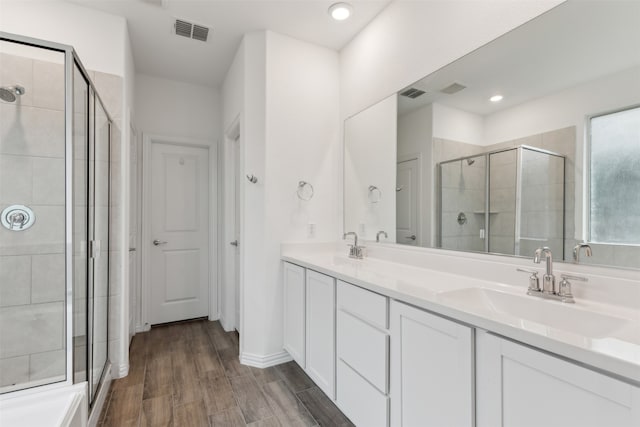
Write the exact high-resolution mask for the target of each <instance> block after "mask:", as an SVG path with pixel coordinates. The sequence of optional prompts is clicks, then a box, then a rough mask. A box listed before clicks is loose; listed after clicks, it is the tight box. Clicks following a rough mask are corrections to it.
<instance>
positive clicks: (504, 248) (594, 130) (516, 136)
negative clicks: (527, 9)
mask: <svg viewBox="0 0 640 427" xmlns="http://www.w3.org/2000/svg"><path fill="white" fill-rule="evenodd" d="M638 22H640V2H632V1H589V2H580V1H569V2H565V3H563V4H561V5H559V6H557V7H556V8H554V9H552V10H551V11H549V12H547V13H545V14H544V15H542V16H540V17H538V18H536V19H534V20H532V21H530V22H528V23H527V24H525V25H523V26H521V27H519V28H517V29H515V30H513V31H511V32H510V33H508V34H506V35H504V36H502V37H500V38H498V39H496V40H494V41H493V42H491V43H489V44H487V45H485V46H483V47H482V48H480V49H478V50H476V51H474V52H472V53H470V54H468V55H466V56H464V57H462V58H461V59H459V60H457V61H455V62H453V63H451V64H449V65H448V66H446V67H444V68H442V69H440V70H438V71H436V72H434V73H433V74H430V75H428V76H427V77H425V78H423V79H421V80H419V81H417V82H415V83H414V84H412V85H411V86H409V87H407V88H404V89H402V90H400V91H399V92H398V94H396V95H393V96H391V97H389V98H387V99H384V100H382V101H380V102H379V103H377V104H375V105H373V106H371V107H370V108H368V109H366V110H365V111H362V112H361V113H358V114H356V115H355V116H353V117H350V118H349V119H347V120H346V122H345V174H344V177H345V183H344V189H345V190H344V191H345V193H344V197H345V216H344V228H345V231H356V232H358V234H359V235H360V236H361V237H364V238H365V239H367V240H373V239H375V238H376V234H377V233H378V232H379V231H385V232H386V234H387V236H388V237H387V238H386V239H382V241H386V242H389V243H398V244H403V245H415V246H423V247H434V248H442V249H449V250H458V251H469V252H486V253H496V254H502V255H514V256H525V257H530V256H532V255H533V252H534V250H535V249H536V248H538V247H541V246H548V247H550V248H551V249H552V251H553V254H554V257H555V258H556V259H564V260H565V261H567V262H580V263H589V264H599V265H609V266H618V267H627V268H640V25H638ZM583 242H587V243H588V244H589V245H590V246H591V248H592V253H593V254H592V256H591V257H587V256H586V253H585V251H582V252H578V254H577V255H578V256H577V258H578V259H577V260H576V259H575V258H576V257H574V249H575V248H576V246H577V245H579V244H581V243H583Z"/></svg>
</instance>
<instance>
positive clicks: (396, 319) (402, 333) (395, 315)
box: [390, 300, 500, 427]
mask: <svg viewBox="0 0 640 427" xmlns="http://www.w3.org/2000/svg"><path fill="white" fill-rule="evenodd" d="M390 323H391V397H392V399H391V425H392V426H394V427H401V426H404V427H415V426H447V427H455V426H464V427H471V426H473V425H474V415H473V412H474V400H473V397H474V396H473V390H474V373H473V364H474V354H473V330H472V328H470V327H467V326H464V325H461V324H459V323H456V322H453V321H451V320H448V319H445V318H443V317H439V316H436V315H433V314H431V313H429V312H426V311H424V310H420V309H417V308H415V307H412V306H409V305H407V304H403V303H400V302H397V301H395V300H393V301H391V318H390ZM494 425H500V424H494Z"/></svg>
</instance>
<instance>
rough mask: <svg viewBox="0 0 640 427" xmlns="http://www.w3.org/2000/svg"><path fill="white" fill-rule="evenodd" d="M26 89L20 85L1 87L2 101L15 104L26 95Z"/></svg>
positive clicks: (0, 95) (0, 96) (0, 97)
mask: <svg viewBox="0 0 640 427" xmlns="http://www.w3.org/2000/svg"><path fill="white" fill-rule="evenodd" d="M25 92H26V90H25V88H24V87H23V86H20V85H15V86H2V87H0V99H2V100H3V101H5V102H15V101H16V99H18V97H19V96H21V95H24V94H25Z"/></svg>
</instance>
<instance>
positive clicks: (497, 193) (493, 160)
mask: <svg viewBox="0 0 640 427" xmlns="http://www.w3.org/2000/svg"><path fill="white" fill-rule="evenodd" d="M564 168H565V157H564V156H562V155H559V154H556V153H553V152H551V151H546V150H541V149H539V148H533V147H528V146H524V145H523V146H519V147H515V148H510V149H505V150H500V151H492V152H488V153H483V154H479V155H475V156H469V157H463V158H458V159H454V160H448V161H445V162H442V163H440V164H439V165H438V171H439V180H438V181H439V185H438V190H439V191H438V193H437V194H438V198H439V209H438V227H437V230H438V235H437V244H438V247H440V248H444V249H455V250H462V251H475V252H492V253H499V254H508V255H524V256H529V255H533V252H534V251H535V249H536V248H538V247H541V246H548V247H550V248H551V249H552V251H553V253H554V254H559V255H560V256H561V258H560V259H563V252H564V243H563V242H564V183H565V179H564Z"/></svg>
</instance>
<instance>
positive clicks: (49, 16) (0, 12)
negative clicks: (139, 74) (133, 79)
mask: <svg viewBox="0 0 640 427" xmlns="http://www.w3.org/2000/svg"><path fill="white" fill-rule="evenodd" d="M126 27H127V24H126V22H125V19H124V18H122V17H119V16H115V15H110V14H108V13H104V12H100V11H97V10H94V9H88V8H86V7H82V6H78V5H75V4H71V3H68V2H64V1H60V0H30V1H24V0H1V1H0V30H2V31H6V32H9V33H13V34H18V35H22V36H28V37H34V38H39V39H43V40H48V41H52V42H56V43H62V44H68V45H71V46H73V47H74V48H75V50H76V52H77V53H78V56H80V59H81V61H82V63H83V64H84V66H85V67H86V68H87V69H90V70H96V71H101V72H104V73H109V74H116V75H119V76H124V74H125V69H126V64H125V58H126V56H125V54H124V51H123V46H124V45H125V42H126V41H127V40H126V39H127V35H126V34H127V32H126Z"/></svg>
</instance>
